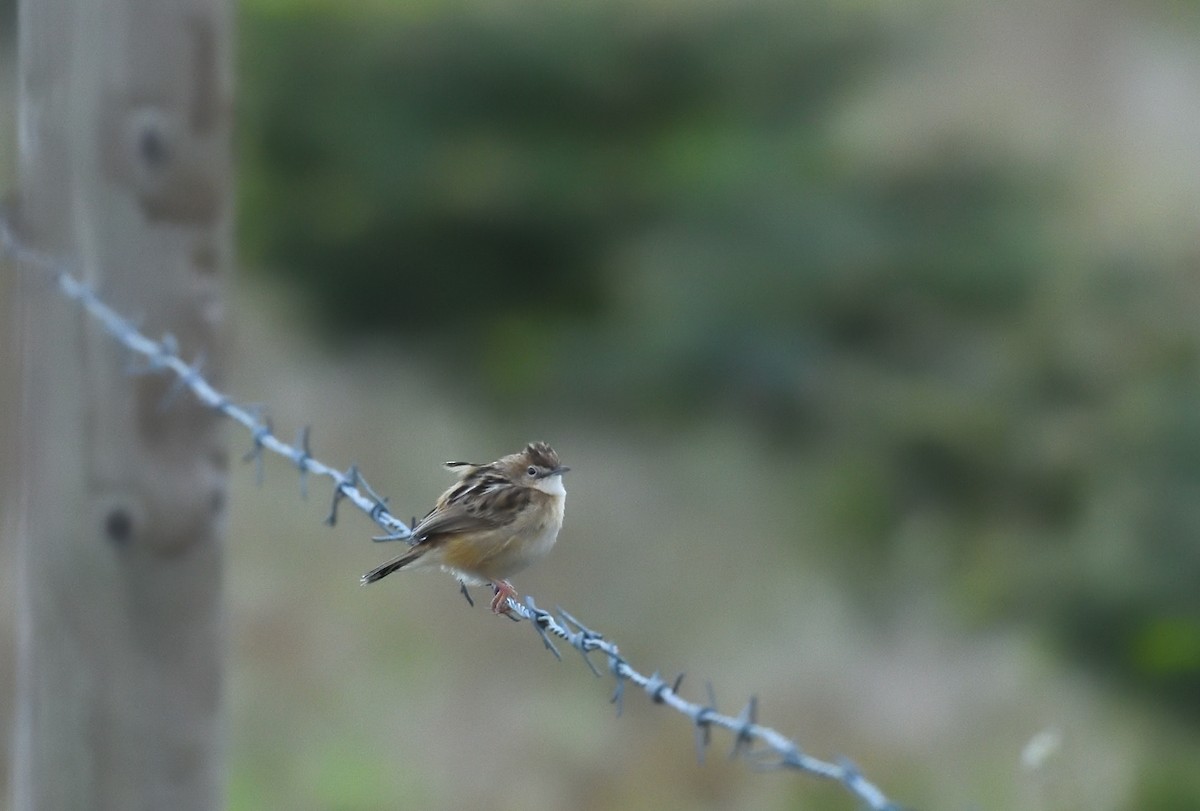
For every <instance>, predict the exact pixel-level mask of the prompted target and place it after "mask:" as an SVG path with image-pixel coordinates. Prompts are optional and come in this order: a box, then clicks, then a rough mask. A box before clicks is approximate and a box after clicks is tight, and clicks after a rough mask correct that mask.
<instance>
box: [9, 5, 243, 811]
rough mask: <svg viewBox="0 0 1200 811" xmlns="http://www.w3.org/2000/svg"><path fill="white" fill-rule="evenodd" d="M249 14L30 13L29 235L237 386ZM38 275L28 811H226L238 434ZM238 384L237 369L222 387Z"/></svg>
mask: <svg viewBox="0 0 1200 811" xmlns="http://www.w3.org/2000/svg"><path fill="white" fill-rule="evenodd" d="M231 12H232V9H231V4H230V3H229V2H228V0H21V1H20V4H19V6H18V13H17V25H18V62H19V67H18V77H19V88H18V94H19V115H18V128H19V136H18V150H19V154H18V164H17V199H16V203H15V206H14V212H15V213H14V216H13V219H14V226H15V227H14V230H15V231H16V233H17V234H18V235H19V237H20V238H21V239H22V240H23V241H24V242H25V243H27V244H29V245H31V246H32V247H35V248H37V249H39V250H41V251H43V252H45V253H48V254H51V255H53V256H56V257H63V258H64V259H66V260H68V261H69V262H70V263H71V264H72V266H73V267H74V269H75V270H76V272H77V273H78V274H79V275H81V276H82V277H83V278H84V279H85V280H86V281H88V282H89V283H91V284H92V285H93V286H94V287H95V288H96V289H97V290H98V291H99V292H100V294H101V296H102V297H103V298H104V299H105V300H107V301H108V302H109V303H110V304H112V305H113V306H115V307H116V308H117V309H119V310H120V311H122V312H123V313H125V314H127V315H128V316H130V317H131V318H133V319H135V320H136V321H137V322H138V324H139V326H140V327H141V328H142V329H143V330H144V331H146V332H147V333H149V334H163V333H166V332H170V333H171V334H173V335H174V336H175V337H176V338H177V339H178V341H179V345H180V347H181V348H182V351H183V352H184V354H185V355H191V356H203V357H204V358H205V359H206V363H205V367H204V368H205V373H206V374H208V375H210V376H211V375H213V374H214V373H216V372H219V369H220V362H219V361H220V351H219V348H220V347H219V341H218V333H219V328H220V323H221V320H222V303H221V285H222V278H221V277H222V275H223V274H224V272H225V271H226V270H227V269H228V268H229V266H230V264H231V251H232V247H231V221H232V218H231V158H230V155H231V149H230V132H231V86H232V70H231V61H232V59H231V46H232V24H231V23H232V15H231ZM47 279H48V277H46V276H44V275H43V276H39V275H38V273H37V272H36V271H33V270H28V271H22V273H21V276H20V282H19V286H20V292H19V295H20V296H21V298H22V302H21V307H20V319H21V322H22V324H21V335H22V368H23V373H22V398H23V399H22V417H21V425H20V431H21V434H22V437H21V445H22V453H21V460H20V464H21V471H22V476H23V485H22V495H21V515H22V519H21V527H20V538H19V541H18V569H19V571H18V573H17V579H18V588H19V595H18V612H19V628H18V664H17V711H16V722H15V725H16V729H15V732H14V746H13V763H12V769H11V774H12V786H13V802H12V808H13V809H15V811H33V810H34V809H51V808H61V809H67V808H89V809H173V811H179V810H180V809H210V808H214V807H217V806H220V805H222V804H223V802H224V781H223V774H222V767H223V762H222V734H221V733H222V728H223V717H222V710H221V700H222V659H223V657H224V653H225V651H224V646H223V637H224V633H223V631H224V628H223V616H222V608H221V559H222V552H221V537H220V536H221V531H222V524H223V517H222V516H223V509H224V506H223V505H224V500H225V498H224V496H225V467H226V460H225V451H224V450H223V447H222V443H221V442H220V437H219V426H218V424H217V417H216V416H215V415H214V414H213V413H212V412H209V411H206V410H204V409H202V408H200V407H199V406H197V405H196V404H195V403H194V402H192V401H191V400H190V398H189V397H187V396H186V395H183V396H180V397H178V398H175V399H174V400H173V401H172V402H171V403H170V404H169V405H164V398H165V396H166V395H167V394H168V391H169V381H168V380H166V379H165V378H164V377H162V376H159V375H142V376H131V375H130V374H129V373H128V370H127V365H128V363H129V359H128V358H127V357H125V356H124V354H123V353H122V351H121V350H120V349H119V348H118V347H117V346H116V345H115V344H114V343H113V341H112V340H110V339H109V338H108V337H107V336H106V335H104V334H103V333H102V332H101V331H100V330H99V329H98V328H97V327H96V326H95V325H94V324H91V323H89V322H88V321H87V319H86V317H85V316H84V315H83V314H82V313H81V311H80V310H79V308H78V307H77V306H75V305H74V304H71V303H69V302H67V301H65V300H63V299H62V298H61V297H59V296H58V295H57V293H56V291H55V290H54V288H53V286H52V285H51V284H48V283H47V281H46V280H47ZM217 377H218V378H219V374H218V375H217Z"/></svg>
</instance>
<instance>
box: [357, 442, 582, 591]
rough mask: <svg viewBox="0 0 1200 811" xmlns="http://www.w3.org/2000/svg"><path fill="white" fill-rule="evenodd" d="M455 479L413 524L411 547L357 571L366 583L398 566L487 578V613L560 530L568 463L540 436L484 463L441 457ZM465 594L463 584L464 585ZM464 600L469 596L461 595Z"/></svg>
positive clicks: (480, 581)
mask: <svg viewBox="0 0 1200 811" xmlns="http://www.w3.org/2000/svg"><path fill="white" fill-rule="evenodd" d="M446 467H447V468H448V469H450V470H453V471H454V472H455V473H457V474H458V482H456V483H455V484H454V486H452V487H451V488H450V489H449V490H447V491H446V492H444V493H442V495H441V496H440V497H439V498H438V500H437V504H435V505H434V507H433V509H432V510H430V511H429V514H428V515H426V516H425V517H424V518H422V519H421V520H420V521H419V522H417V525H416V526H415V527H413V534H412V543H413V546H412V548H410V549H409V550H408V551H407V552H405V553H404V554H402V555H400V556H399V557H396V558H394V559H392V560H389V561H388V562H387V563H385V564H383V565H382V566H379V567H377V568H375V569H372V570H371V571H369V572H367V573H366V574H364V575H363V576H362V582H363V584H364V585H365V584H367V583H374V582H375V581H376V580H380V579H381V578H384V577H387V576H388V575H389V574H391V573H392V572H394V571H397V570H398V569H404V568H409V569H424V568H429V567H432V566H440V567H441V568H442V569H443V570H445V571H447V572H450V573H451V574H453V575H454V576H455V577H457V578H458V580H459V582H461V583H463V584H464V586H466V585H471V586H482V585H484V584H488V583H490V584H491V586H492V588H493V589H494V590H495V592H496V593H495V597H494V598H493V599H492V611H493V612H494V613H496V614H503V613H506V612H507V611H508V609H507V607H506V606H507V603H508V598H509V597H515V596H516V595H517V590H516V589H514V588H513V585H512V583H510V582H508V579H507V578H509V577H510V576H512V575H514V574H516V573H517V572H519V571H521V570H522V569H524V568H525V567H527V566H529V565H530V564H531V563H533V562H534V561H536V560H539V559H540V558H542V557H543V556H544V555H545V554H546V553H547V552H549V551H550V548H551V547H553V546H554V542H555V541H556V540H558V531H559V529H561V528H562V522H563V508H564V506H565V504H566V500H567V490H566V488H565V487H563V480H562V474H564V473H566V472H567V471H568V470H569V469H570V468H566V467H563V466H562V465H560V464H559V462H558V454H557V453H555V452H554V449H553V448H551V447H550V446H549V445H547V444H546V443H545V442H532V443H530V444H529V445H527V446H525V450H523V451H521V452H520V453H513V454H510V455H508V456H504V457H502V458H500V459H497V460H496V461H495V462H492V463H491V464H487V465H478V464H473V463H471V462H447V463H446ZM464 593H465V589H464ZM468 599H469V598H468Z"/></svg>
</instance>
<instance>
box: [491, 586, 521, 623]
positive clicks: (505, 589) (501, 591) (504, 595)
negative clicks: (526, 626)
mask: <svg viewBox="0 0 1200 811" xmlns="http://www.w3.org/2000/svg"><path fill="white" fill-rule="evenodd" d="M492 589H493V590H494V591H495V592H496V594H495V596H494V597H492V613H493V614H504V615H505V616H509V617H511V614H510V613H509V612H510V611H511V609H510V608H509V607H508V598H509V597H513V598H516V596H517V590H516V589H515V588H513V584H512V583H509V582H508V581H507V580H493V581H492Z"/></svg>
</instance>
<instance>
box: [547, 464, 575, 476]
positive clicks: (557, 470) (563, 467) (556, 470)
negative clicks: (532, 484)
mask: <svg viewBox="0 0 1200 811" xmlns="http://www.w3.org/2000/svg"><path fill="white" fill-rule="evenodd" d="M570 469H571V468H569V467H567V466H566V465H559V466H558V467H556V468H554V469H553V470H551V471H550V472H548V473H547V474H546V478H547V479H548V478H550V477H551V476H561V475H562V474H564V473H566V472H567V471H568V470H570Z"/></svg>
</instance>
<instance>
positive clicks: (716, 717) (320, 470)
mask: <svg viewBox="0 0 1200 811" xmlns="http://www.w3.org/2000/svg"><path fill="white" fill-rule="evenodd" d="M0 256H7V257H9V258H10V259H11V260H13V261H14V262H16V263H18V264H21V265H25V266H31V267H34V268H37V269H39V270H41V271H42V272H45V273H49V274H51V275H52V277H53V280H54V284H55V286H56V287H57V288H58V290H59V291H60V292H61V293H62V295H64V296H65V297H66V298H68V299H70V300H72V301H74V302H76V303H78V304H79V305H80V307H82V308H83V310H84V311H85V312H86V313H87V314H88V315H90V316H91V317H92V318H94V319H95V320H96V321H97V322H99V324H100V325H101V326H102V327H103V328H104V330H105V331H106V332H107V333H108V334H109V335H111V336H112V338H113V339H114V340H116V341H117V343H119V344H120V345H121V346H123V347H125V348H126V349H127V350H129V351H130V352H131V353H133V355H134V356H137V357H141V358H143V359H144V360H145V366H143V367H142V368H140V369H133V368H131V369H130V371H131V372H142V373H170V374H173V375H174V376H175V381H174V385H173V386H172V388H171V390H170V391H169V392H168V394H167V396H166V398H165V400H164V402H165V403H167V404H169V403H170V401H172V400H173V399H174V398H175V397H177V396H178V395H179V393H180V392H182V391H183V390H184V389H186V390H188V391H190V392H191V393H192V394H193V395H194V396H195V397H196V399H197V400H199V401H200V402H201V403H202V404H204V405H205V406H207V407H209V408H212V409H214V410H216V411H219V412H220V413H222V414H224V415H225V416H226V417H228V418H229V419H231V420H233V421H234V422H237V423H239V424H241V425H242V426H244V427H245V428H246V429H247V431H249V433H250V438H251V442H252V445H251V448H250V450H249V451H247V452H246V454H245V456H244V461H246V462H254V464H255V472H256V478H257V479H258V480H259V481H260V482H261V480H262V476H263V452H264V451H270V452H271V453H274V454H276V455H278V456H281V457H283V458H284V459H287V460H288V461H289V462H291V464H292V465H293V466H294V467H295V468H296V469H297V470H298V471H299V475H300V487H301V493H302V494H305V493H307V476H308V475H309V474H311V475H313V476H321V477H324V478H327V479H329V480H331V481H332V482H333V496H332V501H331V504H330V509H329V516H328V517H327V518H326V523H327V524H329V525H330V526H332V525H333V524H335V523H336V521H337V510H338V506H339V504H340V503H341V502H342V501H343V500H345V501H348V502H350V503H351V504H353V505H354V506H355V507H357V508H358V509H360V510H362V512H364V513H366V514H367V515H368V516H369V517H370V518H371V520H372V521H374V522H375V523H376V524H378V525H379V526H380V527H381V528H382V529H383V530H384V532H385V534H384V535H382V536H380V537H377V538H376V539H375V540H388V541H390V540H408V539H409V538H411V536H412V531H411V529H410V528H409V527H408V525H407V524H405V523H404V522H403V521H401V520H400V519H399V518H397V517H396V516H394V515H392V514H391V513H390V512H389V511H388V509H387V499H384V498H380V497H379V495H377V494H376V493H375V491H374V490H373V489H372V488H371V487H370V485H369V484H367V482H366V480H365V479H364V478H363V476H362V474H361V473H360V472H359V470H358V467H357V466H355V465H351V466H350V468H348V469H347V470H346V471H345V472H342V471H340V470H338V469H337V468H334V467H331V466H330V465H327V464H325V463H324V462H321V461H320V460H318V459H316V458H315V457H314V456H313V455H312V452H311V450H310V447H309V434H310V432H309V429H308V428H307V427H305V428H303V429H302V430H301V431H300V433H299V435H298V437H297V441H296V443H295V444H289V443H287V442H285V441H283V440H281V439H280V438H279V437H278V436H277V435H276V434H275V432H274V429H273V426H272V424H271V420H270V419H269V418H267V417H264V416H262V410H261V409H260V408H256V407H253V406H246V405H239V404H237V403H235V402H234V401H233V400H232V399H231V398H230V397H229V396H227V395H225V394H223V393H221V392H220V391H218V390H217V389H216V388H215V387H214V386H212V384H210V383H209V382H208V381H207V380H206V379H205V378H204V375H203V374H202V369H203V362H202V360H196V361H193V362H192V363H188V362H187V361H185V360H183V358H182V357H181V355H180V352H179V347H178V344H177V343H176V341H175V339H174V337H172V336H171V335H170V334H166V335H164V336H163V337H162V338H161V339H159V340H157V341H156V340H154V339H152V338H149V337H147V336H146V335H145V334H143V333H142V332H141V331H140V330H139V329H138V328H137V327H136V326H135V325H134V324H133V323H132V322H131V321H130V320H129V319H127V318H124V317H122V316H121V315H120V314H119V313H118V312H117V311H116V310H114V309H112V308H111V307H109V306H108V305H107V304H106V303H105V302H104V301H103V300H101V298H100V297H99V295H98V294H97V292H96V291H95V290H94V289H93V288H92V287H91V286H89V285H88V284H86V283H84V282H82V281H80V280H79V279H78V278H77V277H76V276H75V275H74V274H73V273H72V272H71V269H70V267H69V266H68V265H67V264H66V263H64V262H61V261H58V260H56V259H54V258H53V257H52V256H50V255H48V254H45V253H43V252H41V251H38V250H36V249H33V248H30V247H28V246H26V245H25V244H23V243H22V242H21V241H20V240H19V239H18V238H17V237H16V235H15V234H14V233H13V230H12V227H11V225H10V223H9V221H8V219H7V218H6V217H5V216H4V213H3V212H0ZM508 608H509V614H510V616H512V617H514V618H519V619H524V620H527V621H529V623H530V625H531V626H532V627H533V629H534V631H536V632H537V634H538V636H539V637H540V638H541V640H542V642H543V643H544V644H545V646H546V648H547V650H549V651H550V652H551V653H552V654H554V656H555V658H556V659H559V660H561V659H562V654H561V653H560V652H559V650H558V648H557V647H556V646H555V644H554V642H553V640H552V637H554V638H557V639H560V640H562V641H564V642H566V643H567V644H568V645H570V646H571V647H572V648H574V649H575V650H576V651H578V652H579V653H580V655H581V656H582V657H583V661H584V663H585V664H586V665H587V667H588V668H589V669H590V670H591V671H592V673H593V674H595V675H596V676H600V675H601V672H600V670H599V669H597V667H596V663H595V662H594V661H593V660H592V658H591V656H590V655H591V654H593V653H597V652H599V653H600V654H601V655H603V657H604V658H605V669H606V670H607V671H608V673H609V674H610V675H611V676H612V677H613V679H614V680H615V684H616V687H615V689H614V691H613V694H612V699H611V703H613V704H615V705H616V708H617V713H618V715H619V714H620V713H621V710H622V708H623V706H624V698H625V689H626V686H627V685H630V684H632V685H634V686H636V687H639V688H641V689H642V690H644V691H645V692H646V694H647V695H648V696H649V697H650V699H651V701H653V702H654V703H655V704H662V705H664V706H667V707H670V708H672V709H673V710H675V711H676V712H678V713H680V714H682V715H684V716H686V717H687V718H688V719H689V720H690V721H691V723H692V726H693V727H694V729H695V740H696V752H697V757H698V758H699V759H700V761H701V762H703V760H704V752H705V749H706V748H707V747H708V745H709V743H710V741H711V736H712V729H713V727H720V728H722V729H726V730H728V731H729V732H731V733H732V734H733V736H734V740H733V747H732V750H731V751H730V757H731V758H735V757H739V756H740V757H744V758H746V759H747V760H749V761H750V762H751V763H753V764H754V765H755V766H756V767H758V768H762V769H791V770H794V771H798V772H802V773H805V774H808V775H812V776H814V777H820V778H823V779H826V780H832V781H834V782H836V783H839V784H841V785H842V786H843V787H844V788H845V789H846V790H847V791H848V792H849V793H850V794H852V795H853V796H854V797H856V798H857V799H858V800H859V801H861V803H862V804H863V806H864V807H866V808H870V809H873V811H899V810H900V806H898V805H896V804H894V803H893V802H891V801H890V800H889V799H888V798H887V796H886V795H885V794H884V793H883V791H881V790H880V789H879V788H878V787H877V786H876V785H875V784H874V783H872V782H870V781H869V780H867V779H866V778H865V777H864V776H863V775H862V773H861V772H860V771H859V770H858V768H857V767H856V766H855V765H854V764H853V763H852V762H850V761H849V760H847V759H845V758H842V759H839V760H837V761H836V762H829V761H825V760H821V759H818V758H815V757H813V756H811V755H808V754H806V753H805V752H803V751H802V750H801V748H800V747H799V745H797V744H796V742H795V741H793V740H792V739H790V738H788V737H787V736H785V735H783V734H782V733H780V732H778V731H776V730H774V729H772V728H771V727H768V726H764V725H762V724H760V723H758V700H757V697H754V696H751V698H750V700H749V701H748V702H747V704H746V706H745V707H744V708H743V709H742V710H741V712H740V713H738V715H736V716H733V715H725V714H722V713H721V712H719V711H718V710H717V707H716V703H717V702H716V698H715V696H714V693H713V689H712V685H711V684H708V685H707V698H708V701H707V703H704V704H700V703H696V702H693V701H689V700H687V699H685V698H684V697H683V696H682V695H680V693H679V688H680V685H681V683H682V681H683V674H679V676H677V677H676V678H675V679H674V680H673V681H667V680H666V679H664V678H663V677H662V676H661V675H659V673H658V672H657V671H656V672H654V673H652V674H651V675H646V674H645V673H642V672H641V671H639V670H637V669H636V668H634V667H633V665H631V664H630V663H629V661H628V660H627V659H626V658H625V657H624V656H623V655H622V654H621V652H620V650H619V649H618V648H617V645H616V643H615V642H613V641H611V640H609V639H606V638H605V637H604V635H603V634H601V633H599V632H597V631H594V630H592V629H591V628H589V627H587V626H586V625H584V624H583V623H582V622H580V621H579V620H577V619H576V618H575V617H573V616H571V615H570V614H569V613H567V612H566V611H565V610H563V609H561V608H559V609H557V614H558V616H557V617H556V616H555V615H554V613H551V612H550V611H546V610H544V609H542V608H539V607H538V606H537V604H536V603H535V601H534V599H533V597H532V596H528V595H527V596H526V597H525V600H524V602H518V601H517V600H516V599H514V598H511V597H510V598H509V599H508Z"/></svg>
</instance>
